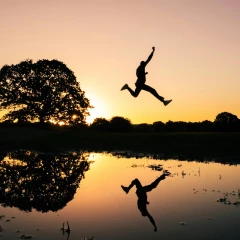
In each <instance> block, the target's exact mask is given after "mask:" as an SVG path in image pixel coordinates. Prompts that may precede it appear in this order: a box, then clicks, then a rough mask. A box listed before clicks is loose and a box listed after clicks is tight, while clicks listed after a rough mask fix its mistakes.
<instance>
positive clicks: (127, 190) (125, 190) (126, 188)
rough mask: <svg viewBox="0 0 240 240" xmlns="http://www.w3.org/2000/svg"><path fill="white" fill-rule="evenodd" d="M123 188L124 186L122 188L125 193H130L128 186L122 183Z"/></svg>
mask: <svg viewBox="0 0 240 240" xmlns="http://www.w3.org/2000/svg"><path fill="white" fill-rule="evenodd" d="M121 188H122V190H123V191H124V192H125V193H128V192H129V189H128V187H124V186H123V185H121Z"/></svg>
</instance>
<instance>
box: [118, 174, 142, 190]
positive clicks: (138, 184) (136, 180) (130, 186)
mask: <svg viewBox="0 0 240 240" xmlns="http://www.w3.org/2000/svg"><path fill="white" fill-rule="evenodd" d="M134 185H135V186H136V188H141V187H142V184H141V183H140V181H139V180H138V179H137V178H136V179H134V180H133V181H132V182H131V184H130V185H129V186H128V187H124V186H123V185H121V187H122V189H123V191H124V192H125V193H128V192H129V191H130V189H131V188H132V187H133V186H134Z"/></svg>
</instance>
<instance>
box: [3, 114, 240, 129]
mask: <svg viewBox="0 0 240 240" xmlns="http://www.w3.org/2000/svg"><path fill="white" fill-rule="evenodd" d="M13 125H15V126H38V125H39V127H41V128H42V127H43V128H55V129H56V130H57V129H66V128H82V129H85V130H93V131H103V132H240V119H238V117H237V116H236V115H233V114H231V113H228V112H222V113H219V114H218V115H217V116H216V118H215V120H214V122H211V121H209V120H205V121H202V122H183V121H177V122H173V121H168V122H166V123H163V122H161V121H157V122H154V123H153V124H147V123H141V124H132V123H131V121H130V120H129V119H127V118H124V117H119V116H116V117H112V118H111V119H110V120H107V119H105V118H96V119H95V120H94V121H93V123H92V124H90V125H87V124H78V125H74V126H69V125H68V126H67V125H65V126H64V125H63V126H58V125H54V124H51V123H45V124H44V125H42V124H39V123H30V122H24V123H11V122H8V121H5V122H2V123H0V127H7V126H13Z"/></svg>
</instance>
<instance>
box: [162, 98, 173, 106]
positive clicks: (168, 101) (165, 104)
mask: <svg viewBox="0 0 240 240" xmlns="http://www.w3.org/2000/svg"><path fill="white" fill-rule="evenodd" d="M171 101H172V99H171V100H166V101H164V103H163V104H164V106H167V105H168V104H169V103H170V102H171Z"/></svg>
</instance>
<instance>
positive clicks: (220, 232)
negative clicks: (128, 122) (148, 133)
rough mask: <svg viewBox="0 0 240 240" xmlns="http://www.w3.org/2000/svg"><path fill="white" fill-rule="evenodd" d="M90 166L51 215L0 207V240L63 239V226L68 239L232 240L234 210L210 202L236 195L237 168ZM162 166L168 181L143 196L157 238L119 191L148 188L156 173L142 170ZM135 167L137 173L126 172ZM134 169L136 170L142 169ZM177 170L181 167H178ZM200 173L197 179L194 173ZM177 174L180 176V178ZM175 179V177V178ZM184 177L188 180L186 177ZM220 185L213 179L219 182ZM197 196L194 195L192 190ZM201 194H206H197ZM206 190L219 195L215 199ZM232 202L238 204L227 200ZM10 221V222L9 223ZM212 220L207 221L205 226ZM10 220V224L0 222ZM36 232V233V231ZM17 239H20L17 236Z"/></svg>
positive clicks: (103, 158)
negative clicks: (23, 239)
mask: <svg viewBox="0 0 240 240" xmlns="http://www.w3.org/2000/svg"><path fill="white" fill-rule="evenodd" d="M90 160H94V161H95V162H94V163H93V164H92V165H91V166H90V170H89V171H88V172H86V174H85V179H83V180H82V181H81V183H80V188H79V189H78V191H77V193H76V195H75V197H74V200H72V201H71V202H69V203H68V204H67V206H66V207H65V208H64V209H63V210H61V211H59V212H57V213H52V212H49V213H45V214H43V213H39V212H35V211H33V212H32V213H28V214H26V213H24V212H20V211H19V210H17V209H15V208H6V209H5V208H2V207H0V214H5V215H6V217H5V218H4V219H2V220H0V224H1V225H3V227H4V231H3V232H2V235H3V236H5V237H6V238H4V239H12V238H13V237H15V238H16V237H17V236H18V235H20V234H18V233H16V230H18V229H20V230H23V233H27V234H32V235H34V236H35V237H36V238H38V239H42V238H44V239H67V238H66V236H63V237H62V235H61V231H60V230H59V229H60V227H61V225H62V223H63V222H66V221H67V220H68V221H69V222H70V226H71V228H72V229H73V231H72V232H71V235H70V238H69V239H71V240H73V239H81V238H83V237H91V236H95V238H94V239H97V240H98V239H104V240H105V239H160V238H162V239H163V238H164V239H224V238H226V239H237V238H236V236H237V233H238V232H237V231H238V228H239V226H240V224H239V222H240V214H239V213H240V212H239V211H240V208H237V207H235V206H233V205H230V206H226V205H224V204H222V203H217V202H216V200H217V199H218V198H220V197H222V196H223V192H226V191H227V192H232V191H235V192H237V190H238V188H240V179H239V177H238V176H239V173H240V167H239V166H228V165H221V164H216V163H210V164H204V163H197V162H185V161H184V162H178V161H160V160H157V161H156V160H149V159H134V158H131V159H124V158H119V159H117V158H114V157H111V156H109V155H100V154H93V155H92V156H91V159H90ZM160 163H161V164H163V166H164V169H168V170H169V171H170V172H171V173H172V174H173V177H168V178H167V179H166V180H164V181H162V182H160V184H159V185H158V187H157V188H156V189H154V190H153V191H152V192H150V193H148V201H149V202H150V204H149V205H148V210H149V212H150V214H151V215H152V216H153V217H154V219H155V222H156V225H157V226H158V232H153V227H152V225H151V224H150V222H149V220H148V219H147V218H144V217H142V216H141V213H140V212H139V210H138V209H137V197H136V194H135V187H133V188H132V189H131V191H130V192H129V194H128V195H126V194H125V193H124V192H123V191H122V189H121V187H120V186H121V185H126V186H127V185H129V184H130V182H131V181H132V180H133V179H134V178H138V179H139V180H140V181H141V183H142V184H143V185H147V184H150V183H151V182H152V181H154V180H155V179H156V177H158V176H159V175H160V174H161V172H157V171H152V170H151V169H149V168H147V167H146V166H147V165H148V164H160ZM133 164H137V165H138V166H139V167H135V168H134V167H131V166H132V165H133ZM143 164H144V166H145V167H143V166H140V165H143ZM179 164H182V166H180V167H178V165H179ZM199 169H200V176H199V173H198V171H199ZM182 171H184V172H185V173H186V175H185V176H184V177H182V174H181V173H182ZM177 174H178V175H177ZM189 174H190V175H189ZM220 175H221V176H222V179H219V176H220ZM193 189H195V191H198V192H197V193H194V190H193ZM203 189H207V191H206V192H205V191H203ZM212 190H216V191H218V190H220V193H218V192H213V191H212ZM231 198H232V200H236V199H238V197H237V196H231ZM12 216H15V217H16V219H11V217H12ZM208 217H212V218H213V220H208ZM6 219H11V221H10V222H5V220H6ZM181 221H184V222H186V225H185V226H181V225H180V222H181ZM37 228H40V231H36V229H37ZM23 233H22V234H23Z"/></svg>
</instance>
